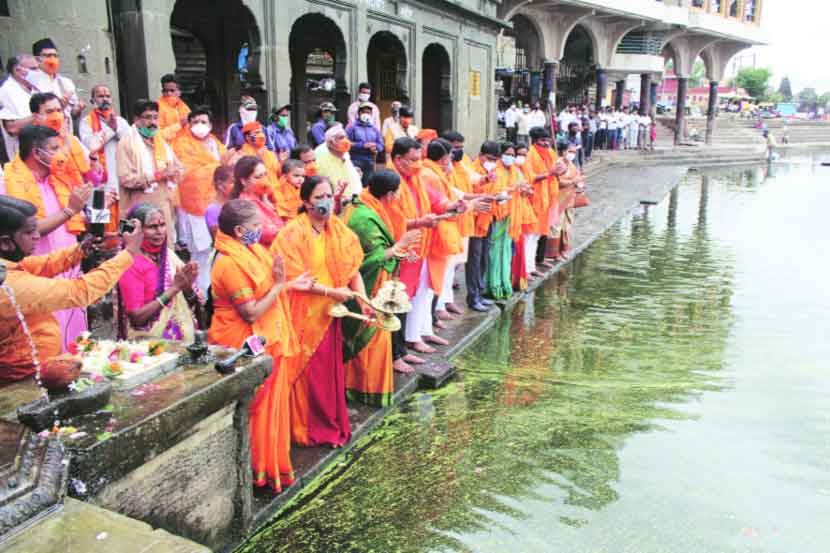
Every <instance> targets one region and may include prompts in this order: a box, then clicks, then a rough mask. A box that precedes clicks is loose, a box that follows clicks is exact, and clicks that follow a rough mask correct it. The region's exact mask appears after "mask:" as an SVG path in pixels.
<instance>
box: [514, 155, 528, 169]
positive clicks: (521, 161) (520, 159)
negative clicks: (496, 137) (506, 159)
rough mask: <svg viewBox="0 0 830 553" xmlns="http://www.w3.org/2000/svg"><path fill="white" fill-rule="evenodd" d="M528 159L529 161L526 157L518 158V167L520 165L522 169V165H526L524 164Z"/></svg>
mask: <svg viewBox="0 0 830 553" xmlns="http://www.w3.org/2000/svg"><path fill="white" fill-rule="evenodd" d="M526 159H527V158H526V157H525V156H516V165H518V166H519V167H521V166H522V165H524V164H525V160H526Z"/></svg>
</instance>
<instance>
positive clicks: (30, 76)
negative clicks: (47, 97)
mask: <svg viewBox="0 0 830 553" xmlns="http://www.w3.org/2000/svg"><path fill="white" fill-rule="evenodd" d="M40 74H41V71H40V69H29V71H28V72H27V73H26V76H25V77H24V79H26V82H27V83H29V84H30V85H32V86H33V87H37V82H38V79H39V78H40Z"/></svg>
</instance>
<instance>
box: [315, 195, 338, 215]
mask: <svg viewBox="0 0 830 553" xmlns="http://www.w3.org/2000/svg"><path fill="white" fill-rule="evenodd" d="M332 209H334V200H333V199H332V198H323V199H322V200H317V201H316V202H314V211H316V212H317V214H318V215H320V217H328V216H329V215H331V211H332Z"/></svg>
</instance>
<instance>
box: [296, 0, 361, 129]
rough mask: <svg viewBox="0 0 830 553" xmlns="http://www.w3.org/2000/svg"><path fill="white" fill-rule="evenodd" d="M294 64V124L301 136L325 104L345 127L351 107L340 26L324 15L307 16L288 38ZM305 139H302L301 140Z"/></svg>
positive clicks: (345, 51)
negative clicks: (327, 104) (334, 108)
mask: <svg viewBox="0 0 830 553" xmlns="http://www.w3.org/2000/svg"><path fill="white" fill-rule="evenodd" d="M288 56H289V60H290V63H291V96H290V98H291V109H292V122H293V125H294V130H295V132H298V133H299V134H298V136H300V137H303V136H305V135H306V132H307V128H308V126H309V125H310V124H313V122H314V121H315V120H316V118H317V114H318V112H319V105H320V104H321V103H322V102H333V103H334V104H335V106H336V107H337V110H338V112H337V118H338V120H340V121H341V122H343V123H345V122H346V118H347V114H346V112H347V110H348V107H349V89H348V86H347V85H346V63H347V59H348V53H347V48H346V40H345V38H344V35H343V32H342V30H341V29H340V27H339V26H338V25H337V23H336V22H335V21H334V20H332V19H330V18H328V17H327V16H325V15H323V14H321V13H307V14H305V15H303V16H301V17H299V18H298V19H297V20H295V21H294V23H293V24H292V25H291V32H290V33H289V36H288ZM301 139H302V138H301Z"/></svg>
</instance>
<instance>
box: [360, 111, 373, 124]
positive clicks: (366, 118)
mask: <svg viewBox="0 0 830 553" xmlns="http://www.w3.org/2000/svg"><path fill="white" fill-rule="evenodd" d="M360 120H361V121H362V122H364V123H370V122H371V121H372V116H371V115H369V114H368V113H361V114H360Z"/></svg>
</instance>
